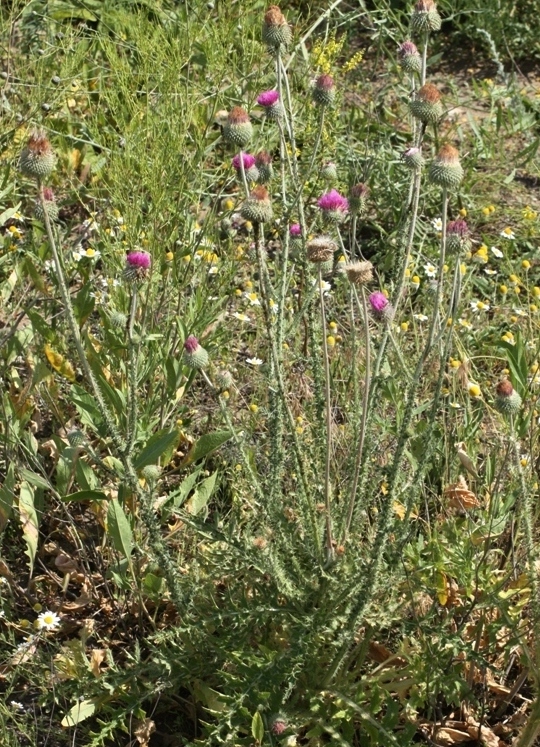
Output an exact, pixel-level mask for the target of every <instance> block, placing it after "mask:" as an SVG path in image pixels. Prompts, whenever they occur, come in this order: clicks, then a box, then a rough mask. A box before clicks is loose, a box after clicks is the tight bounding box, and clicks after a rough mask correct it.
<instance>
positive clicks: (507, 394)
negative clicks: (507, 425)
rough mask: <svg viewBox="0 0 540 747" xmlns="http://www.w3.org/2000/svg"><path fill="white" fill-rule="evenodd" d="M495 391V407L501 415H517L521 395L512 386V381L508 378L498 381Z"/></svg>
mask: <svg viewBox="0 0 540 747" xmlns="http://www.w3.org/2000/svg"><path fill="white" fill-rule="evenodd" d="M495 392H496V396H495V403H494V404H495V409H496V410H498V411H499V412H500V413H501V415H509V416H512V415H517V414H518V412H519V411H520V409H521V397H520V395H519V394H518V392H516V390H515V389H514V387H513V386H512V383H511V382H510V381H509V380H508V379H503V380H502V381H499V383H498V384H497V388H496V390H495Z"/></svg>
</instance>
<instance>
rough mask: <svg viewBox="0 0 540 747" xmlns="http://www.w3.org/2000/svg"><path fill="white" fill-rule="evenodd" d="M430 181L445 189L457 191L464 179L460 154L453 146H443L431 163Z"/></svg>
mask: <svg viewBox="0 0 540 747" xmlns="http://www.w3.org/2000/svg"><path fill="white" fill-rule="evenodd" d="M429 179H430V181H431V182H432V183H433V184H436V185H438V186H439V187H442V188H443V189H451V190H454V189H457V187H459V185H460V183H461V180H462V179H463V168H462V166H461V164H460V162H459V153H458V151H457V150H456V149H455V148H454V146H453V145H448V144H447V145H443V146H442V148H441V149H440V150H439V152H438V153H437V155H436V157H435V158H434V159H433V161H432V162H431V165H430V167H429Z"/></svg>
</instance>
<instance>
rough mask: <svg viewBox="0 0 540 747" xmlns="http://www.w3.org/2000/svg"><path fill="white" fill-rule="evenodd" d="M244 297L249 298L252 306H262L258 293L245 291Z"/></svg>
mask: <svg viewBox="0 0 540 747" xmlns="http://www.w3.org/2000/svg"><path fill="white" fill-rule="evenodd" d="M244 297H245V298H247V300H248V301H249V303H250V306H260V305H261V302H260V301H259V299H258V297H257V294H256V293H244Z"/></svg>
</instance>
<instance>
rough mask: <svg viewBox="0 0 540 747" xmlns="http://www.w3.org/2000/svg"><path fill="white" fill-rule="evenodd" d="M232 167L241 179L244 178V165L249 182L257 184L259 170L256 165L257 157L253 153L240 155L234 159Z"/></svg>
mask: <svg viewBox="0 0 540 747" xmlns="http://www.w3.org/2000/svg"><path fill="white" fill-rule="evenodd" d="M232 165H233V167H234V169H235V171H236V174H237V175H238V177H239V178H242V165H243V166H244V174H245V175H246V179H247V180H248V182H256V181H257V179H258V178H259V169H258V168H257V166H256V165H255V156H252V155H251V153H239V154H238V155H236V156H235V157H234V158H233V159H232Z"/></svg>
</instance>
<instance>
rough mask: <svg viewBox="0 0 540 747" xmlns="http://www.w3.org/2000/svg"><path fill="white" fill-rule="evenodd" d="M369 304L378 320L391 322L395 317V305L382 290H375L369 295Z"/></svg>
mask: <svg viewBox="0 0 540 747" xmlns="http://www.w3.org/2000/svg"><path fill="white" fill-rule="evenodd" d="M369 305H370V306H371V311H372V313H373V316H374V317H375V319H377V320H378V321H384V322H387V323H390V322H391V321H392V319H393V318H394V307H393V306H392V304H391V303H390V301H389V300H388V299H387V298H386V296H385V295H384V293H381V291H375V292H374V293H371V294H370V296H369Z"/></svg>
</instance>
